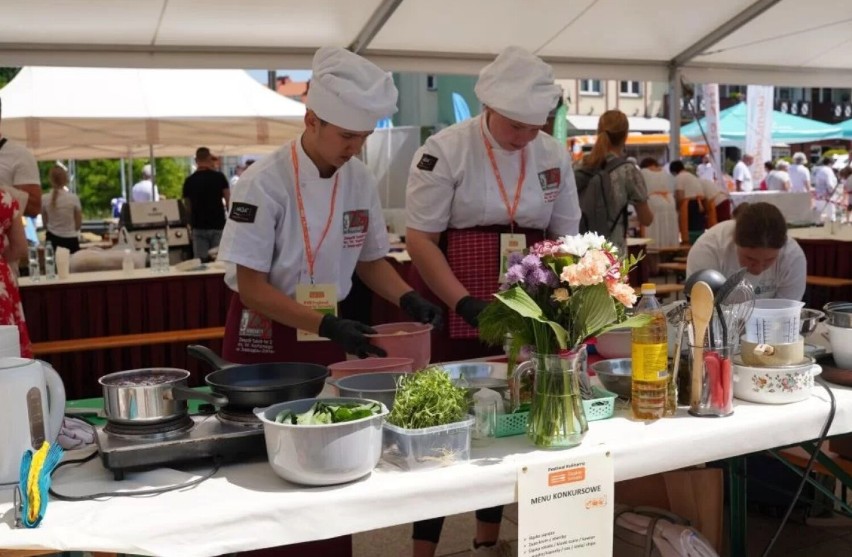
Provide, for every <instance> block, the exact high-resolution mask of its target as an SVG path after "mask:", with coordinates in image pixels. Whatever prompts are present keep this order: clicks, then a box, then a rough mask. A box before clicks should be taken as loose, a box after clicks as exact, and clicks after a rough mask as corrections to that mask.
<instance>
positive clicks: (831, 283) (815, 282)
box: [805, 275, 852, 288]
mask: <svg viewBox="0 0 852 557" xmlns="http://www.w3.org/2000/svg"><path fill="white" fill-rule="evenodd" d="M805 284H807V285H808V286H820V287H822V288H843V287H844V286H852V279H845V278H836V277H820V276H816V275H808V277H807V278H806V279H805Z"/></svg>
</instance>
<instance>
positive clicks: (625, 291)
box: [479, 233, 649, 448]
mask: <svg viewBox="0 0 852 557" xmlns="http://www.w3.org/2000/svg"><path fill="white" fill-rule="evenodd" d="M639 259H640V258H636V257H633V256H630V257H627V258H625V259H623V260H619V258H618V253H617V248H616V247H615V246H613V245H612V244H611V243H609V242H607V241H606V239H605V238H603V237H601V236H598V235H597V234H594V233H587V234H583V235H578V236H564V237H562V238H559V239H557V240H555V241H544V242H539V243H537V244H535V245H534V246H532V247H531V248H530V249H529V250H528V253H527V254H526V255H522V254H514V255H512V256H511V257H510V260H509V268H508V270H507V272H506V275H505V282H504V284H503V287H502V288H501V291H500V292H498V293H497V294H496V300H495V301H494V302H492V303H491V304H489V305H488V306H487V307H486V308H485V310H484V311H483V312H482V313H481V314H480V316H479V333H480V337H481V338H482V339H483V340H485V341H487V342H489V343H491V344H499V343H502V342H503V341H504V339H505V338H506V335H507V334H510V335H511V343H510V346H509V361H510V365H511V363H512V362H514V361H515V360H516V358H517V356H518V354H519V353H520V350H521V349H522V348H525V347H530V348H531V349H532V350H534V353H533V354H532V359H531V362H530V363H529V364H526V365H525V366H524V369H519V370H518V376H519V377H520V378H521V379H523V378H525V377H527V375H528V374H529V371H532V372H533V373H532V375H534V381H535V384H534V388H531V386H530V385H528V384H526V385H525V389H523V390H525V391H527V392H528V393H531V397H532V400H531V405H530V414H529V421H528V424H527V435H528V436H529V437H530V439H532V441H533V442H534V443H535V444H536V445H537V446H540V447H547V448H567V447H572V446H574V445H577V444H579V443H580V442H582V438H583V435H584V433H585V432H586V430H587V429H588V425H587V423H586V417H585V413H584V411H583V406H582V398H592V397H593V395H592V394H591V393H590V391H591V388H590V386H589V385H588V376H587V375H586V369H585V363H586V352H585V349H584V346H583V343H584V342H585V341H586V339H588V338H589V337H594V336H597V335H599V334H601V333H603V332H606V331H608V330H609V329H613V328H616V327H638V326H641V325H644V324H646V323H648V321H649V316H647V315H639V316H634V317H630V318H628V317H627V312H626V309H627V308H629V307H632V306H633V304H634V303H635V302H636V294H635V293H634V291H633V288H632V287H631V286H630V285H628V284H627V275H628V273H629V272H630V270H631V269H632V268H633V267H635V266H636V264H637V263H638V262H639ZM530 366H532V367H530ZM584 387H587V388H584ZM584 391H585V393H584ZM515 392H518V391H517V390H516V391H515ZM584 394H585V397H584V396H583V395H584ZM527 396H530V395H527ZM522 398H523V397H522ZM520 401H521V400H520V399H518V400H516V403H517V404H519V403H520Z"/></svg>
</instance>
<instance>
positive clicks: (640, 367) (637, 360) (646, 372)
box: [630, 283, 669, 420]
mask: <svg viewBox="0 0 852 557" xmlns="http://www.w3.org/2000/svg"><path fill="white" fill-rule="evenodd" d="M656 294H657V287H656V285H654V284H652V283H645V284H643V285H642V299H641V300H639V303H638V304H637V305H636V311H635V314H636V315H639V314H643V313H644V314H648V315H650V316H651V322H650V323H648V324H647V325H645V326H643V327H637V328H635V329H633V340H632V344H631V356H632V360H633V361H632V368H633V388H632V392H631V396H630V403H631V406H632V408H633V417H634V418H637V419H640V420H655V419H657V418H662V417H663V415H664V414H665V411H666V399H667V392H668V383H669V372H668V340H667V338H666V316H665V314H664V313H663V309H662V306H660V302H659V301H658V300H657V297H656Z"/></svg>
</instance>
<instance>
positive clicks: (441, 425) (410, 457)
mask: <svg viewBox="0 0 852 557" xmlns="http://www.w3.org/2000/svg"><path fill="white" fill-rule="evenodd" d="M467 411H468V400H467V397H466V389H464V388H461V387H457V386H456V385H454V384H453V381H452V379H451V378H450V376H449V374H448V373H447V372H446V371H445V370H443V369H442V368H441V367H439V366H435V367H430V368H427V369H425V370H423V371H421V372H419V373H415V374H411V375H404V376H402V377H400V379H399V384H398V386H397V392H396V399H395V401H394V406H393V410H392V411H391V413H390V414H389V415H388V417H387V422H386V423H385V428H384V438H383V445H384V459H385V460H386V461H388V462H390V463H392V464H395V465H397V466H399V467H400V468H403V469H405V470H411V469H416V468H432V467H438V466H446V465H448V464H453V463H455V462H460V461H465V460H468V459H469V458H470V433H471V426H472V425H473V423H474V420H473V419H472V418H469V417H468V413H467Z"/></svg>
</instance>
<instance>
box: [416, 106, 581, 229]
mask: <svg viewBox="0 0 852 557" xmlns="http://www.w3.org/2000/svg"><path fill="white" fill-rule="evenodd" d="M482 118H483V116H482V115H480V116H477V117H475V118H471V119H469V120H466V121H464V122H461V123H459V124H456V125H454V126H450V127H449V128H446V129H444V130H442V131H441V132H439V133H438V134H436V135H433V136H432V137H430V138H429V139H427V140H426V144H425V145H423V147H421V148H420V149H419V150H418V151H417V153H416V154H415V156H414V160H413V161H412V164H411V171H410V174H409V177H408V188H407V190H406V198H405V208H406V217H407V224H408V226H409V227H410V228H413V229H416V230H421V231H423V232H433V233H434V232H443V231H444V230H446V229H448V228H456V229H466V228H472V227H475V226H491V225H501V224H502V225H506V224H509V215H508V211H507V210H506V205H505V204H504V202H503V199H502V197H501V195H500V189H499V186H498V184H497V179H496V177H495V175H494V170H493V169H492V166H491V162H490V161H489V157H488V152H487V151H486V148H485V144H484V142H483V139H482V132H481V131H480V120H481V119H482ZM483 129H484V130H485V133H486V135H487V137H488V140H489V141H490V142H491V145H492V146H493V148H494V157H495V159H496V161H497V167H498V168H499V169H500V174H501V177H502V179H503V185H504V186H505V189H506V195H507V197H508V199H509V204H510V205H511V204H512V203H513V201H514V198H515V191H516V187H517V184H518V175H519V174H520V169H521V154H520V151H505V150H503V149H501V148H500V146H499V145H498V144H497V142H496V141H495V140H494V138H493V137H492V136H491V134H490V132H489V131H488V127H487V126H483ZM524 149H525V150H526V158H527V160H526V174H525V180H524V185H523V190H522V192H521V200H520V203H519V206H518V210H517V213H516V214H515V223H516V224H517V225H518V226H520V227H524V228H535V229H541V230H548V231H549V232H550V233H551V234H552V235H559V236H561V235H565V234H576V233H577V231H578V227H579V222H580V206H579V203H578V201H577V186H576V184H575V182H574V171H573V169H572V168H571V159H570V156H569V153H568V151H567V149H566V148H565V146H563V145H559V143H558V142H556V141H555V140H554V139H553V138H552V137H551V136H549V135H547V134H545V133H544V132H540V133H539V134H538V136H537V137H536V138H535V139H534V140H533V141H531V142H530V143H529V144H528V145H527V146H526V147H525V148H524Z"/></svg>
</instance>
